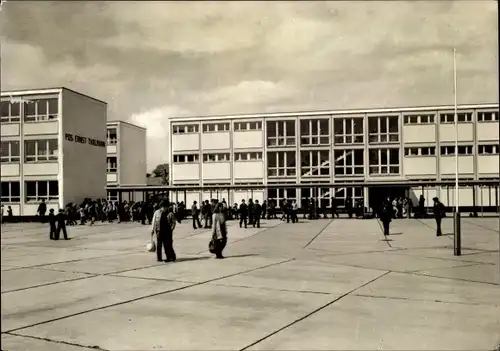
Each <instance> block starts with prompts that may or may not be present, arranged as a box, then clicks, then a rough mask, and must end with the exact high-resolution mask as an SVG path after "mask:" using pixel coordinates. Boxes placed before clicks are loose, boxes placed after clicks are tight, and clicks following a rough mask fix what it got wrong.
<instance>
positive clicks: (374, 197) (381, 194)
mask: <svg viewBox="0 0 500 351" xmlns="http://www.w3.org/2000/svg"><path fill="white" fill-rule="evenodd" d="M409 189H410V188H409V187H405V186H384V187H372V188H369V189H368V199H369V204H370V207H371V208H372V209H373V210H374V211H375V212H377V210H379V209H380V207H381V206H382V204H383V203H384V200H385V199H387V198H388V197H390V198H391V199H394V198H397V197H406V196H408V191H409Z"/></svg>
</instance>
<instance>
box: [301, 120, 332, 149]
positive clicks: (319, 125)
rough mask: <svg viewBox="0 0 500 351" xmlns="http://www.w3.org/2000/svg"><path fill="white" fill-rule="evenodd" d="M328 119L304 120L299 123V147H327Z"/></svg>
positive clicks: (328, 139) (328, 138) (328, 141)
mask: <svg viewBox="0 0 500 351" xmlns="http://www.w3.org/2000/svg"><path fill="white" fill-rule="evenodd" d="M329 135H330V123H329V120H328V119H305V120H301V121H300V145H303V146H309V145H328V144H329V143H330V137H329Z"/></svg>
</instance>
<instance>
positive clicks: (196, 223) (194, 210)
mask: <svg viewBox="0 0 500 351" xmlns="http://www.w3.org/2000/svg"><path fill="white" fill-rule="evenodd" d="M191 217H193V229H198V228H201V227H202V225H201V223H200V210H199V209H198V202H197V201H193V206H191Z"/></svg>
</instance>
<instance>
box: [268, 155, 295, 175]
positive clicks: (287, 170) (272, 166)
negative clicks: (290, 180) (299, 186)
mask: <svg viewBox="0 0 500 351" xmlns="http://www.w3.org/2000/svg"><path fill="white" fill-rule="evenodd" d="M296 164H297V163H296V160H295V151H278V152H276V151H273V152H268V153H267V175H268V176H269V177H295V176H296V172H297V170H296Z"/></svg>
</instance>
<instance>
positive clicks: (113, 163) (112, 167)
mask: <svg viewBox="0 0 500 351" xmlns="http://www.w3.org/2000/svg"><path fill="white" fill-rule="evenodd" d="M106 163H107V167H106V172H108V173H116V172H117V170H118V159H117V158H116V156H112V157H106Z"/></svg>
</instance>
